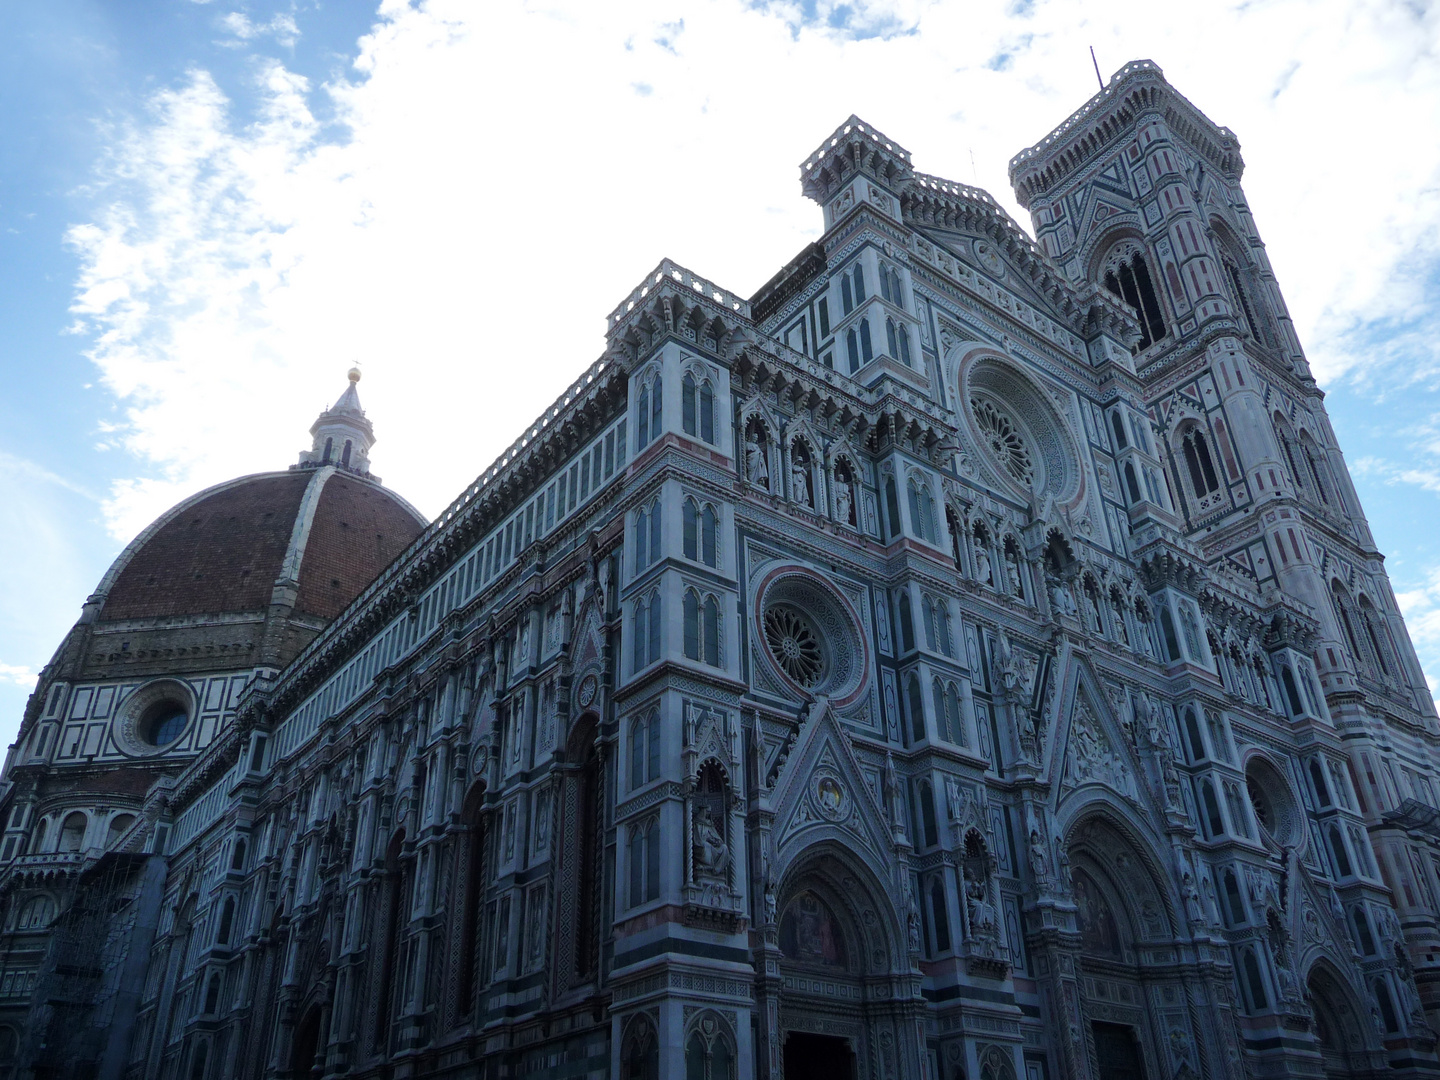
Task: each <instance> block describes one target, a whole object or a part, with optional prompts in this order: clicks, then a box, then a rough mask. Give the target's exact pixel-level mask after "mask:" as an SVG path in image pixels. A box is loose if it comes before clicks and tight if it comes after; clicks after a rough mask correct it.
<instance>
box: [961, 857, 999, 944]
mask: <svg viewBox="0 0 1440 1080" xmlns="http://www.w3.org/2000/svg"><path fill="white" fill-rule="evenodd" d="M994 873H995V860H994V857H993V856H991V854H990V852H989V850H988V849H987V848H986V846H985V841H984V839H983V838H982V837H981V836H980V833H979V832H977V831H975V830H973V829H972V830H970V831H969V832H968V833H966V834H965V857H964V861H963V862H962V864H961V875H962V877H963V878H964V883H965V918H966V921H967V922H968V923H969V925H970V937H971V938H972V940H974V941H975V942H977V943H982V942H983V943H985V944H987V945H994V944H995V943H996V942H997V941H999V938H1000V918H999V914H998V913H997V912H996V910H995V904H994V902H993V901H992V900H991V899H990V897H991V878H992V877H993V875H994Z"/></svg>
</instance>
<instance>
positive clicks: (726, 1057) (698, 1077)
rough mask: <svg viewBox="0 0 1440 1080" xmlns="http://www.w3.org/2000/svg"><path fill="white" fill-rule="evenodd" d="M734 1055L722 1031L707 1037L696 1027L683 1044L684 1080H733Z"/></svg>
mask: <svg viewBox="0 0 1440 1080" xmlns="http://www.w3.org/2000/svg"><path fill="white" fill-rule="evenodd" d="M734 1077H735V1055H734V1053H733V1052H732V1051H731V1049H730V1042H729V1040H728V1039H727V1038H726V1036H725V1033H724V1032H723V1031H716V1032H715V1034H714V1035H713V1036H712V1037H709V1038H707V1037H706V1035H705V1033H704V1029H703V1028H701V1027H698V1026H697V1027H696V1028H695V1029H694V1031H693V1033H692V1034H691V1036H690V1039H689V1041H688V1042H686V1044H685V1080H734Z"/></svg>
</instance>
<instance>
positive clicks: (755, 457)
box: [745, 427, 770, 491]
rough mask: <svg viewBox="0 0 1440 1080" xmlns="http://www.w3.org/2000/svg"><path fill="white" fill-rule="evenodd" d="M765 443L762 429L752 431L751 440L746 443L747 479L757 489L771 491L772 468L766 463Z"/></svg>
mask: <svg viewBox="0 0 1440 1080" xmlns="http://www.w3.org/2000/svg"><path fill="white" fill-rule="evenodd" d="M765 457H766V454H765V441H764V439H762V438H761V436H760V429H759V428H758V427H754V428H751V429H750V438H749V439H748V440H747V441H746V443H745V477H746V479H747V480H749V481H750V482H751V483H752V484H755V485H756V486H757V487H762V488H764V489H765V490H766V491H769V490H770V468H769V466H768V465H766V463H765Z"/></svg>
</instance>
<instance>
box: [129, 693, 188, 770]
mask: <svg viewBox="0 0 1440 1080" xmlns="http://www.w3.org/2000/svg"><path fill="white" fill-rule="evenodd" d="M194 715H195V695H194V694H192V693H191V691H190V688H189V686H187V685H186V684H185V683H183V682H181V681H180V680H179V679H156V680H155V681H154V682H150V683H146V684H145V685H144V686H142V687H140V688H139V689H138V690H136V691H135V692H134V693H132V694H131V695H130V696H129V697H127V698H126V699H125V700H124V701H123V702H122V703H121V705H120V708H119V709H118V710H117V713H116V717H115V726H114V727H113V728H112V729H111V730H112V733H113V735H114V737H115V745H116V746H118V747H119V748H120V749H121V750H123V751H124V752H125V753H127V754H130V755H132V756H134V757H147V756H149V755H151V754H155V753H157V752H159V751H161V750H165V749H167V748H169V747H171V746H174V745H175V744H176V743H177V742H179V740H180V737H181V736H182V735H184V734H185V730H186V728H188V727H189V726H190V718H191V717H193V716H194Z"/></svg>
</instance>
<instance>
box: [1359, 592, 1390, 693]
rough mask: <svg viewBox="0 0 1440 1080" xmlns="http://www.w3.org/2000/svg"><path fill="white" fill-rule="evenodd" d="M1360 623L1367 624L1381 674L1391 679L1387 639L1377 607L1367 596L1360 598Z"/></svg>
mask: <svg viewBox="0 0 1440 1080" xmlns="http://www.w3.org/2000/svg"><path fill="white" fill-rule="evenodd" d="M1360 621H1361V622H1363V623H1364V624H1365V634H1366V636H1367V637H1368V638H1369V639H1370V648H1371V649H1372V650H1374V653H1375V662H1376V663H1377V664H1378V665H1380V672H1381V674H1383V675H1385V676H1386V677H1389V675H1390V664H1389V662H1388V660H1387V654H1388V652H1389V650H1388V649H1386V648H1385V647H1384V646H1385V645H1386V644H1387V643H1388V641H1387V639H1386V638H1385V630H1384V628H1383V627H1381V626H1380V620H1379V616H1378V614H1377V613H1376V611H1375V607H1374V605H1373V604H1371V603H1370V598H1369V597H1367V596H1362V597H1360Z"/></svg>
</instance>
